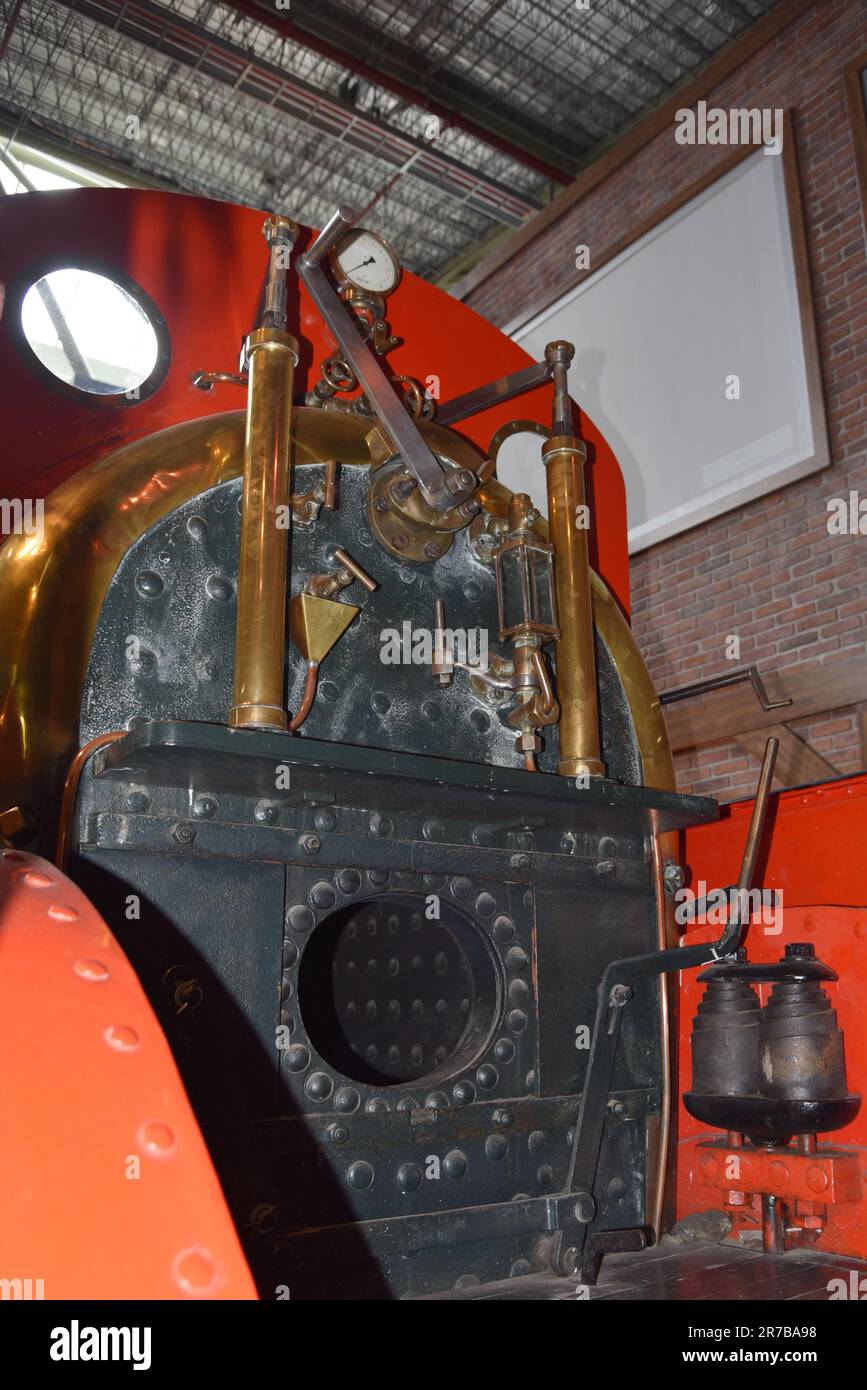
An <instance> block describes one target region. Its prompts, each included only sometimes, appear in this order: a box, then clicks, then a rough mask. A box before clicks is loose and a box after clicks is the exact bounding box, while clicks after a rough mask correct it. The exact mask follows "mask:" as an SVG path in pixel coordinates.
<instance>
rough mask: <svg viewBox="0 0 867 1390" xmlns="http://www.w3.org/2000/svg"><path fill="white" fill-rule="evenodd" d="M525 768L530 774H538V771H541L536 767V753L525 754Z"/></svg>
mask: <svg viewBox="0 0 867 1390" xmlns="http://www.w3.org/2000/svg"><path fill="white" fill-rule="evenodd" d="M524 767H525V768H526V769H527V771H528V772H538V771H539V769H538V767H537V766H536V754H535V753H525V754H524Z"/></svg>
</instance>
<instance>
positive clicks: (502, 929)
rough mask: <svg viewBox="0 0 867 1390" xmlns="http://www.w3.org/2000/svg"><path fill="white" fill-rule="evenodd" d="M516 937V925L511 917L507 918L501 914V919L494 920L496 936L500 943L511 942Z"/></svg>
mask: <svg viewBox="0 0 867 1390" xmlns="http://www.w3.org/2000/svg"><path fill="white" fill-rule="evenodd" d="M514 935H515V923H514V922H513V921H512V919H511V917H507V916H506V914H505V913H504V912H503V913H500V916H499V917H495V918H494V936H495V937H496V938H497V940H498V941H501V942H503V943H505V942H507V941H511V940H512V937H513V936H514Z"/></svg>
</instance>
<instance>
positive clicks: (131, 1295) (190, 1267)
mask: <svg viewBox="0 0 867 1390" xmlns="http://www.w3.org/2000/svg"><path fill="white" fill-rule="evenodd" d="M0 1052H2V1056H3V1058H4V1059H5V1064H4V1068H3V1104H2V1106H0V1280H6V1281H13V1282H10V1283H8V1284H3V1285H2V1288H3V1290H4V1292H3V1293H2V1295H0V1296H2V1297H4V1298H8V1297H13V1296H18V1297H20V1296H21V1294H20V1293H18V1292H17V1290H16V1289H15V1285H14V1281H22V1288H24V1289H26V1288H27V1287H28V1286H27V1284H26V1281H28V1280H29V1281H31V1283H30V1285H29V1289H30V1296H32V1297H37V1296H41V1297H44V1298H46V1299H66V1298H74V1299H77V1300H78V1299H113V1298H123V1299H138V1298H141V1299H184V1298H187V1299H239V1298H243V1299H250V1298H255V1297H256V1289H255V1286H254V1284H253V1279H252V1276H251V1274H250V1271H249V1268H248V1266H247V1262H246V1260H245V1258H244V1255H243V1253H242V1251H241V1247H240V1244H239V1242H238V1237H237V1234H236V1232H235V1227H234V1225H233V1223H232V1219H231V1217H230V1215H229V1210H228V1208H227V1206H226V1202H225V1199H224V1197H223V1192H222V1189H221V1187H220V1183H219V1180H218V1178H217V1175H216V1173H215V1171H214V1168H213V1165H212V1163H211V1160H210V1157H209V1155H208V1151H207V1149H206V1147H205V1142H204V1140H203V1138H202V1133H201V1130H200V1128H199V1125H198V1122H197V1120H196V1117H195V1115H194V1114H193V1111H192V1109H191V1107H190V1103H189V1101H188V1100H187V1096H186V1093H185V1091H184V1088H183V1085H182V1083H181V1079H180V1077H179V1075H178V1072H177V1068H176V1067H175V1064H174V1061H173V1059H172V1055H171V1053H170V1051H169V1046H168V1043H167V1042H166V1039H165V1035H164V1034H163V1031H162V1029H161V1027H160V1025H159V1023H158V1022H157V1020H156V1016H155V1015H154V1013H153V1010H152V1009H151V1007H150V1004H149V1003H148V1001H147V999H146V998H145V994H144V991H143V989H142V987H141V984H140V982H139V979H138V976H137V975H136V974H135V972H134V970H133V969H132V966H131V965H130V964H129V962H128V961H127V959H126V956H125V955H124V954H123V952H122V951H121V949H120V947H119V946H118V944H117V942H116V941H115V939H114V937H113V936H112V933H111V932H110V931H109V929H108V927H107V926H106V925H105V923H104V921H103V920H102V918H101V917H100V916H99V914H98V913H97V911H96V910H95V908H94V907H93V906H92V905H91V904H90V902H89V901H88V899H87V898H86V897H85V896H84V894H83V893H82V892H81V891H80V890H79V889H78V888H77V887H76V886H75V884H74V883H72V882H71V880H70V879H68V878H67V877H66V875H65V874H63V873H61V872H60V870H59V869H57V868H56V867H55V866H54V865H53V864H49V863H48V862H47V861H46V860H44V859H40V858H38V857H37V856H36V855H33V854H24V853H22V852H20V851H18V850H3V849H0ZM39 1281H41V1283H40V1282H39ZM10 1290H11V1292H10Z"/></svg>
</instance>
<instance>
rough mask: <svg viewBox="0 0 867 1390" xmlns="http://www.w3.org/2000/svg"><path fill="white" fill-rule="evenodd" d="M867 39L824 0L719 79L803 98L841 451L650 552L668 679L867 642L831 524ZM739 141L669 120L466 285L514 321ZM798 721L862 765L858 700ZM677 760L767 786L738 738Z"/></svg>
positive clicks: (841, 459) (862, 550) (864, 479)
mask: <svg viewBox="0 0 867 1390" xmlns="http://www.w3.org/2000/svg"><path fill="white" fill-rule="evenodd" d="M865 51H867V3H865V0H822V3H819V4H816V5H815V6H813V7H812V8H811V9H809V10H807V11H806V12H805V13H804V14H803V15H802V16H801V18H800V19H798V20H796V21H794V22H793V23H792V24H791V25H790V26H788V27H787V28H785V29H783V30H782V32H781V33H779V34H778V35H777V37H776V38H775V39H773V40H772V41H771V42H769V43H768V44H767V45H766V46H765V47H764V48H763V49H761V50H760V51H759V52H758V53H756V54H755V55H753V57H751V58H749V59H748V60H747V61H746V62H745V63H744V64H743V65H742V66H741V67H740V68H739V69H738V70H737V71H735V72H734V73H732V74H731V75H730V76H729V77H728V78H726V79H725V81H724V82H722V83H720V84H719V85H718V86H717V87H714V88H712V89H710V90H709V91H708V92H707V93H706V94H705V96H706V99H707V100H708V103H709V104H710V105H714V106H721V107H724V108H728V107H734V106H757V107H771V108H776V107H784V108H788V109H790V110H791V111H792V113H793V117H794V126H795V140H796V146H797V155H798V165H799V169H800V177H801V188H802V194H803V200H804V213H805V219H806V224H807V239H808V247H809V256H810V265H811V273H812V279H813V293H814V297H815V303H816V316H817V328H818V336H819V347H820V354H821V359H822V370H823V375H824V381H825V400H826V407H827V412H828V429H829V436H830V446H831V457H832V466H831V468H830V469H829V470H827V471H826V472H823V473H819V474H815V475H814V476H813V477H811V478H807V479H804V480H802V481H800V482H797V483H793V484H791V485H790V486H789V487H786V488H783V489H781V490H780V491H778V492H775V493H773V494H770V495H768V496H765V497H763V498H760V499H758V500H757V501H755V502H751V503H749V504H747V505H746V506H743V507H739V508H737V509H735V510H733V511H730V512H727V513H726V514H725V515H723V516H721V517H718V518H716V519H715V520H713V521H711V522H708V523H705V524H704V525H701V526H697V527H695V528H694V529H693V530H691V531H688V532H686V533H684V534H681V535H679V536H676V537H674V538H673V539H672V540H670V541H664V542H662V543H661V544H659V545H656V546H654V547H652V548H651V549H650V550H647V551H644V552H643V553H642V554H641V555H638V556H636V557H635V559H634V561H633V565H632V595H633V626H634V631H635V634H636V637H637V639H638V642H639V645H640V647H641V649H642V651H643V653H644V655H645V658H646V660H647V663H648V666H649V668H650V672H651V675H652V676H653V678H654V680H655V682H656V684H657V686H658V688H660V689H666V688H671V687H673V686H677V685H681V684H684V683H686V682H687V681H693V680H698V679H700V678H702V677H704V676H710V675H715V674H718V673H720V672H723V671H726V670H731V669H732V664H733V663H732V662H730V661H727V659H726V655H725V639H726V637H727V636H728V635H729V634H730V633H736V634H737V635H739V637H740V639H741V646H740V659H739V664H741V665H747V664H749V663H750V662H756V663H757V664H758V665H759V666H760V668H761V669H762V670H763V671H768V672H772V671H775V670H784V669H786V668H791V667H794V666H814V665H817V664H820V663H821V664H822V665H825V666H827V668H828V681H829V684H830V683H832V682H833V679H834V662H835V661H837V660H840V659H841V658H843V657H847V658H850V657H851V656H853V655H854V654H856V653H858V652H864V647H865V637H867V633H865V617H867V536H864V537H859V536H833V537H832V536H829V535H828V530H827V520H828V511H827V502H828V499H829V498H830V497H846V496H847V495H848V492H849V490H850V489H855V490H856V491H858V492H859V493H860V496H861V498H863V499H867V238H865V227H864V219H863V213H862V204H861V198H860V191H859V184H858V178H857V170H856V163H855V152H854V149H853V144H852V138H851V130H850V124H849V114H848V108H847V104H846V94H845V90H844V86H843V68H844V67H845V66H846V65H847V64H848V63H850V62H852V60H853V59H854V58H856V57H857V56H858V55H859V53H861V52H865ZM726 153H727V149H726V147H721V148H720V147H712V146H680V145H677V144H675V141H674V126H673V124H672V126H671V128H670V129H669V130H667V131H666V132H664V133H663V134H661V135H659V136H658V137H657V138H656V139H655V140H654V141H652V142H651V144H649V145H647V146H646V147H645V148H644V149H643V150H641V151H640V152H639V153H638V154H636V155H634V156H633V157H632V158H631V159H630V160H629V161H628V162H627V163H626V164H624V165H623V166H622V167H621V168H620V169H619V170H617V171H616V172H615V173H614V174H613V175H612V176H611V177H610V178H609V179H607V180H606V181H605V182H604V183H602V184H601V185H599V186H598V187H597V188H596V189H594V190H593V191H592V192H591V193H590V194H589V195H588V196H587V197H586V198H584V199H583V201H582V202H581V203H579V204H577V205H576V206H575V207H573V208H571V209H570V210H569V211H568V212H567V213H566V214H565V215H564V216H563V217H562V218H560V219H559V220H558V221H557V222H556V223H554V224H553V225H552V226H551V227H550V228H548V229H547V230H546V231H545V232H544V233H543V234H542V236H541V237H539V238H538V239H537V240H536V241H534V242H533V243H532V246H530V247H529V248H525V249H523V250H522V251H519V252H518V253H517V254H516V256H515V257H514V258H513V259H512V260H511V261H510V262H509V263H507V264H506V265H505V266H503V267H502V268H501V269H499V270H498V271H496V272H495V273H494V274H493V275H492V276H491V277H490V278H488V279H487V280H485V281H483V282H482V283H481V284H480V285H479V286H478V287H477V288H476V289H475V290H474V291H472V292H471V293H470V294H469V295H468V296H467V302H468V303H469V304H471V305H472V307H473V308H474V309H476V310H477V311H478V312H479V313H481V314H484V315H485V316H486V317H488V318H490V319H492V320H493V321H494V322H495V323H500V324H504V323H506V322H507V321H509V320H513V319H514V318H515V316H516V315H518V314H519V313H521V311H522V309H524V308H528V309H529V308H530V306H531V305H532V304H533V303H534V301H537V300H538V298H539V296H540V294H541V293H542V292H544V291H550V295H551V298H552V299H553V298H554V297H555V296H556V294H557V293H558V292H559V290H560V289H561V287H562V286H563V285H564V283H565V282H566V281H567V280H568V279H569V277H570V275H571V274H572V273H573V272H574V248H575V246H576V245H578V244H580V243H586V244H587V245H589V247H590V251H591V260H592V262H596V263H598V262H599V261H600V260H601V259H602V257H603V256H604V254H605V253H606V250H607V249H608V248H610V247H612V246H613V245H614V244H615V243H616V242H617V241H618V240H620V239H621V238H622V237H623V236H624V235H625V234H627V233H628V231H629V228H630V226H637V225H638V224H639V223H640V222H641V221H642V220H643V219H644V218H646V217H647V216H648V214H650V213H652V212H654V211H655V210H656V209H658V208H661V207H662V206H664V205H665V204H666V203H667V202H668V201H669V200H670V199H671V198H672V197H673V196H674V195H675V194H676V193H677V192H678V190H680V189H683V188H685V187H687V186H689V185H690V184H691V183H693V182H694V181H695V180H696V179H698V178H699V177H700V176H701V175H702V174H704V173H705V172H706V171H707V170H708V168H709V167H713V165H714V163H715V162H719V161H720V159H721V158H724V157H725V155H726ZM519 287H520V288H519ZM673 389H676V387H675V388H673ZM865 659H867V654H865ZM793 727H794V728H796V729H797V730H798V732H801V733H802V734H803V735H804V736H805V737H808V738H809V741H810V742H811V743H812V745H813V746H814V747H815V748H816V749H817V750H818V751H819V752H821V753H822V754H823V755H824V756H825V757H826V758H827V759H828V760H829V762H831V763H832V764H833V765H834V767H835V768H836V769H837V770H838V771H839V772H854V771H857V770H859V769H860V768H861V767H862V766H863V759H862V755H861V749H860V743H859V738H858V730H857V721H856V718H855V713H854V711H853V710H851V709H850V710H846V711H837V712H835V713H833V714H829V715H827V716H824V717H823V718H821V719H815V720H812V721H809V722H807V723H802V724H800V725H793ZM677 770H678V782H679V785H680V787H681V788H682V789H683V790H685V791H686V790H689V791H696V792H702V793H707V794H709V795H713V796H717V797H719V798H720V799H721V800H724V801H728V800H731V799H733V798H734V797H737V796H740V795H744V794H746V793H748V792H749V791H750V790H751V789H752V787H753V786H754V782H755V776H756V772H757V765H756V763H755V760H754V759H753V758H752V757H751V756H749V755H748V754H746V753H745V752H742V751H741V750H740V749H738V748H737V747H736V746H735V745H733V744H726V745H720V746H712V747H704V748H701V749H698V750H695V751H694V752H692V753H690V754H688V755H684V756H681V757H679V758H678V769H677Z"/></svg>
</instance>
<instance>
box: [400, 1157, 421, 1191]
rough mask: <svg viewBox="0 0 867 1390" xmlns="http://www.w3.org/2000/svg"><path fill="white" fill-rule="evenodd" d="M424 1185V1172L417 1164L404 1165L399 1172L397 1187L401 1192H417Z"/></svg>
mask: <svg viewBox="0 0 867 1390" xmlns="http://www.w3.org/2000/svg"><path fill="white" fill-rule="evenodd" d="M421 1183H422V1171H421V1169H420V1168H419V1166H418V1164H417V1163H402V1164H401V1165H400V1167H399V1168H398V1170H397V1185H398V1187H399V1188H400V1190H401V1192H415V1191H416V1190H417V1189H418V1188H419V1187H421Z"/></svg>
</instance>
